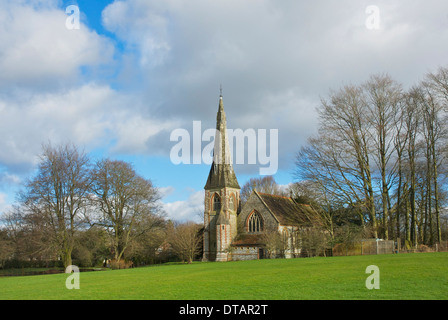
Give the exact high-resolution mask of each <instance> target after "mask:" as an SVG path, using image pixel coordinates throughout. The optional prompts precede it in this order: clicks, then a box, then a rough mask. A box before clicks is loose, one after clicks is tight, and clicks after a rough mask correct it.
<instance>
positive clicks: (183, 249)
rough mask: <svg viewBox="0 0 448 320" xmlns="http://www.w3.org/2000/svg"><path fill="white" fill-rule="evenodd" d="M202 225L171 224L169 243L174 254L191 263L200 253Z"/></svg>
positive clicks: (190, 223) (187, 223) (189, 223)
mask: <svg viewBox="0 0 448 320" xmlns="http://www.w3.org/2000/svg"><path fill="white" fill-rule="evenodd" d="M201 228H202V225H200V224H196V223H194V222H185V223H171V225H170V228H169V229H168V242H169V243H170V245H171V248H172V250H173V251H174V253H175V254H176V255H177V256H178V257H179V258H180V259H181V260H183V261H187V262H188V263H191V262H192V261H193V259H194V257H195V256H196V255H197V254H198V253H199V252H200V244H201V242H202V236H201V233H200V230H201Z"/></svg>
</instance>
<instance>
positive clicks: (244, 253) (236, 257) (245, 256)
mask: <svg viewBox="0 0 448 320" xmlns="http://www.w3.org/2000/svg"><path fill="white" fill-rule="evenodd" d="M256 259H258V247H233V249H232V253H231V260H233V261H241V260H256Z"/></svg>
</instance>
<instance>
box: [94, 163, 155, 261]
mask: <svg viewBox="0 0 448 320" xmlns="http://www.w3.org/2000/svg"><path fill="white" fill-rule="evenodd" d="M92 181H93V183H92V192H93V194H94V196H93V198H92V199H93V204H94V207H95V208H96V209H97V210H98V211H99V216H97V217H96V219H95V220H96V223H98V224H100V225H102V226H103V227H105V228H106V230H107V231H108V234H109V236H110V241H111V246H112V249H113V254H114V258H115V260H117V261H120V260H121V259H122V257H123V254H124V252H125V250H126V249H127V247H128V245H129V244H130V243H131V242H132V240H133V239H135V238H136V237H139V236H141V234H142V233H144V232H147V231H148V228H152V227H153V224H151V223H147V222H148V217H149V216H152V215H156V214H158V212H159V210H158V200H159V199H160V196H159V193H158V190H157V188H155V187H154V186H153V184H152V182H151V180H149V179H145V178H143V177H142V176H140V175H138V174H137V173H136V172H135V170H134V168H133V167H132V165H131V164H129V163H127V162H124V161H116V160H109V159H104V160H101V161H98V162H97V163H96V165H95V167H94V169H93V171H92Z"/></svg>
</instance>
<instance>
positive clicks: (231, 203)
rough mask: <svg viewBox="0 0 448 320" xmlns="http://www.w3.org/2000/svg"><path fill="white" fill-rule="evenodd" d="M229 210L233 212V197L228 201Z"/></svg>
mask: <svg viewBox="0 0 448 320" xmlns="http://www.w3.org/2000/svg"><path fill="white" fill-rule="evenodd" d="M229 210H232V211H235V197H234V196H233V195H231V196H230V199H229Z"/></svg>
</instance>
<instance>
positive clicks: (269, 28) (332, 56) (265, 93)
mask: <svg viewBox="0 0 448 320" xmlns="http://www.w3.org/2000/svg"><path fill="white" fill-rule="evenodd" d="M370 4H371V3H370V2H369V1H367V0H366V1H356V2H353V1H348V0H342V1H335V2H328V1H313V2H304V1H271V0H261V1H237V0H231V1H208V0H207V1H205V0H192V1H188V2H185V1H182V0H169V1H166V0H155V1H150V2H149V1H144V0H126V1H125V0H122V1H115V2H113V3H112V4H110V5H109V6H108V7H107V8H106V9H105V10H104V11H103V23H104V26H105V27H106V28H107V29H108V30H109V31H111V32H114V33H115V34H116V35H117V36H118V37H119V38H120V39H121V40H122V41H123V42H125V43H126V44H127V46H128V47H127V51H126V54H129V55H131V56H132V55H134V57H135V58H136V59H137V60H138V63H136V65H134V66H133V68H134V72H136V70H138V71H137V72H136V73H137V74H140V75H142V77H141V78H139V79H143V80H142V81H141V82H142V83H143V86H144V88H145V93H143V96H144V99H147V100H148V101H150V102H154V105H156V106H157V108H153V107H151V108H152V109H150V111H154V113H157V116H158V117H159V118H161V119H164V118H165V119H170V120H173V119H177V120H180V121H183V126H184V127H185V128H188V127H189V126H191V122H192V121H193V120H202V121H203V127H204V128H205V127H207V128H213V127H214V125H215V124H214V121H215V115H216V110H217V95H218V93H219V84H220V83H223V87H224V100H225V102H224V104H225V108H226V112H227V117H228V126H229V127H231V128H242V129H246V128H267V129H270V128H279V129H280V131H279V137H280V141H279V149H280V150H279V151H280V159H281V160H280V165H281V168H285V164H286V162H288V161H290V160H291V158H289V156H290V155H291V154H294V153H295V152H296V151H297V150H298V149H299V148H300V146H301V145H302V144H303V143H304V142H305V140H306V138H307V137H308V136H309V135H310V134H312V133H313V132H314V131H315V129H316V123H317V121H316V119H317V114H316V112H315V107H316V106H317V105H318V104H319V101H320V97H322V96H326V95H327V93H328V92H329V90H330V89H331V88H338V87H339V86H341V85H343V84H346V83H360V82H362V81H365V80H366V79H367V78H368V77H369V75H370V74H372V73H383V72H387V73H389V74H390V75H391V76H392V77H394V78H396V80H398V81H401V82H404V84H405V85H410V84H414V83H415V82H417V81H418V80H419V78H420V77H421V76H422V74H424V73H425V72H427V71H428V70H430V69H433V68H435V67H437V66H438V65H442V64H446V63H447V61H446V57H444V56H443V54H442V53H445V52H447V51H448V23H447V22H448V19H447V17H446V13H443V12H448V3H447V2H446V1H443V0H438V1H433V2H431V4H428V3H425V2H422V1H408V0H406V1H404V0H401V1H394V2H393V3H390V1H384V0H380V1H377V2H376V3H375V4H376V5H377V6H378V7H379V8H380V13H381V21H382V22H381V28H380V30H377V31H371V30H368V29H367V28H366V26H365V21H366V19H367V17H368V16H367V14H366V12H365V10H366V7H367V6H368V5H370ZM442 13H443V14H442ZM433 17H436V19H434V18H433ZM434 20H436V21H438V22H435V21H434ZM442 25H443V26H444V28H441V26H442ZM416 44H421V45H418V46H417V45H416ZM432 48H437V50H433V49H432ZM127 67H129V68H132V67H131V66H130V65H128V66H127ZM283 159H287V160H285V161H283Z"/></svg>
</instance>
